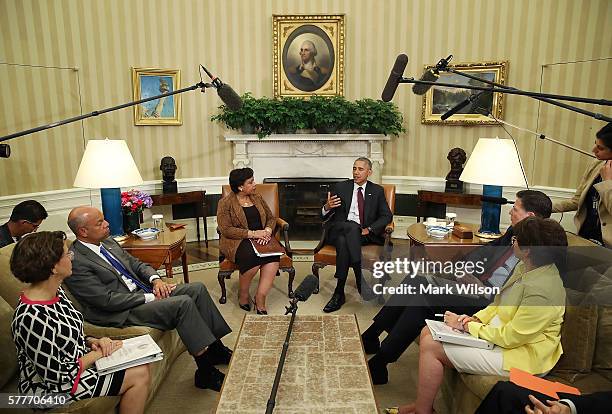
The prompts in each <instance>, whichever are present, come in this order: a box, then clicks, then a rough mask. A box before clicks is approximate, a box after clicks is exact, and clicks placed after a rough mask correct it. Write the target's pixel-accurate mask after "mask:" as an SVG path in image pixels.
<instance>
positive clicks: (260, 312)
mask: <svg viewBox="0 0 612 414" xmlns="http://www.w3.org/2000/svg"><path fill="white" fill-rule="evenodd" d="M253 305H255V312H257V314H258V315H267V314H268V311H267V310H260V309H259V308H258V307H257V301H256V300H255V298H253Z"/></svg>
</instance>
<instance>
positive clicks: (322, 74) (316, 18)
mask: <svg viewBox="0 0 612 414" xmlns="http://www.w3.org/2000/svg"><path fill="white" fill-rule="evenodd" d="M272 20H273V38H274V41H273V51H274V97H281V96H295V97H306V96H310V95H314V94H316V95H323V96H333V95H339V96H342V95H344V15H343V14H340V15H276V14H275V15H274V16H273V19H272Z"/></svg>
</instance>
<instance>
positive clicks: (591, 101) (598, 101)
mask: <svg viewBox="0 0 612 414" xmlns="http://www.w3.org/2000/svg"><path fill="white" fill-rule="evenodd" d="M478 80H479V81H482V79H478ZM399 83H414V84H417V85H432V86H446V87H449V88H455V89H457V88H461V89H473V90H476V91H486V92H499V93H507V94H510V95H522V96H530V97H532V98H550V99H560V100H563V101H573V102H582V103H589V104H596V105H605V106H612V101H610V100H608V99H594V98H582V97H579V96H569V95H554V94H550V93H541V92H530V91H522V90H520V89H502V88H491V87H484V86H472V85H457V84H456V83H445V82H428V81H421V80H415V79H414V78H402V79H400V80H399ZM602 117H603V118H604V120H609V121H610V122H612V118H608V117H605V116H602Z"/></svg>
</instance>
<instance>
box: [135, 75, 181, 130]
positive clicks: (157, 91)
mask: <svg viewBox="0 0 612 414" xmlns="http://www.w3.org/2000/svg"><path fill="white" fill-rule="evenodd" d="M132 87H133V90H134V101H139V100H141V99H146V98H149V97H152V96H157V95H161V94H164V93H168V92H172V91H176V90H177V89H180V88H181V71H180V70H178V69H154V68H132ZM182 123H183V119H182V114H181V97H180V94H177V95H172V96H165V97H163V98H159V99H154V100H152V101H148V102H144V103H141V104H140V105H135V106H134V125H182Z"/></svg>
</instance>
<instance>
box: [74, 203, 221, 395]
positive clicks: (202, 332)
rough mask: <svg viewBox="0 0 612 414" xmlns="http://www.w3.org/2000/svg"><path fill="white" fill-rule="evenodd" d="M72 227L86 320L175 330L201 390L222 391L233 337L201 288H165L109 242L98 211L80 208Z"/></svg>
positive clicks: (76, 281)
mask: <svg viewBox="0 0 612 414" xmlns="http://www.w3.org/2000/svg"><path fill="white" fill-rule="evenodd" d="M68 226H69V227H70V229H71V230H72V231H73V232H74V234H75V235H76V237H77V240H76V241H75V242H74V243H73V245H72V247H71V250H72V251H73V252H74V260H73V262H72V276H71V277H69V278H68V279H66V281H65V284H66V285H67V287H68V289H69V290H70V292H71V293H72V294H73V295H74V297H75V298H76V299H77V300H78V302H79V303H80V304H81V306H82V308H83V315H84V317H85V319H86V320H87V321H89V322H91V323H94V324H96V325H101V326H113V327H124V326H131V325H141V326H149V327H152V328H157V329H161V330H170V329H176V330H177V331H178V333H179V335H180V337H181V339H182V340H183V343H184V344H185V346H186V347H187V350H188V351H189V352H190V353H191V355H192V356H193V357H194V359H195V361H196V364H197V366H198V370H197V371H196V373H195V385H196V387H198V388H210V389H212V390H215V391H219V390H220V389H221V385H222V384H223V378H224V374H223V373H222V372H221V371H219V370H218V369H216V368H215V365H217V364H228V363H229V360H230V358H231V355H232V351H231V350H229V349H228V348H227V347H226V346H225V345H223V343H222V342H221V338H222V337H223V336H225V335H227V334H228V333H230V332H231V329H230V327H229V326H228V325H227V323H226V322H225V320H224V319H223V316H221V313H220V312H219V310H218V309H217V307H216V305H215V303H214V302H213V300H212V299H211V297H210V295H209V294H208V291H207V290H206V287H205V286H204V285H203V284H202V283H186V284H181V285H176V284H169V283H165V282H164V281H163V280H161V278H160V277H159V275H158V274H157V272H156V271H155V269H153V268H152V267H150V266H149V265H147V264H145V263H142V262H141V261H140V260H138V259H136V258H135V257H133V256H132V255H130V254H128V253H127V252H125V251H124V250H123V249H122V248H121V246H119V244H118V243H117V242H116V241H115V240H113V238H112V237H109V234H110V232H109V229H108V222H107V221H106V220H104V216H103V214H102V212H101V211H100V210H98V209H96V208H93V207H87V206H84V207H76V208H75V209H73V210H72V211H71V212H70V214H69V216H68Z"/></svg>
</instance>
